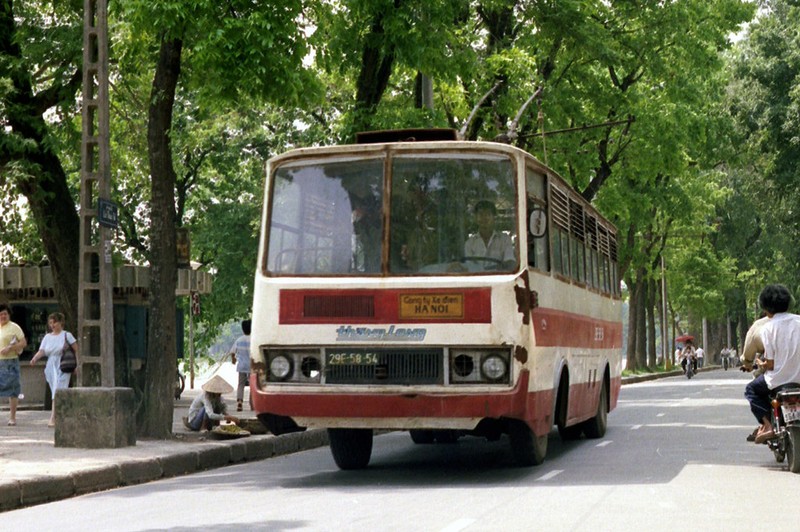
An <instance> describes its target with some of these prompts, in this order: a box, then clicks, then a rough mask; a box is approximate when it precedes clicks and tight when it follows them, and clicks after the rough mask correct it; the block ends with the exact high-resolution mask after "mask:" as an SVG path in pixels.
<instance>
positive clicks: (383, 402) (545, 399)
mask: <svg viewBox="0 0 800 532" xmlns="http://www.w3.org/2000/svg"><path fill="white" fill-rule="evenodd" d="M528 377H529V373H528V371H523V372H522V373H521V375H520V378H519V381H518V382H517V385H516V386H515V387H514V389H513V390H510V391H504V392H495V393H482V394H475V393H473V394H470V393H467V392H466V391H465V392H464V393H448V394H442V393H429V392H419V393H412V392H409V393H404V394H391V395H387V394H376V393H335V394H331V393H296V392H292V393H282V392H269V393H265V392H263V391H262V390H260V389H259V388H258V387H257V386H256V382H257V379H256V377H255V375H252V376H251V381H250V386H251V389H252V390H253V407H254V409H255V410H256V412H259V413H270V414H275V415H279V416H288V417H307V418H344V419H347V418H385V417H392V418H409V419H412V418H413V419H417V420H419V419H425V418H443V419H449V418H480V419H483V418H495V419H498V418H513V419H521V420H525V421H526V422H527V423H528V425H529V426H530V427H531V429H532V430H533V432H534V433H535V434H537V435H539V436H543V435H545V434H547V433H549V432H550V429H551V428H552V427H553V424H554V423H555V421H554V420H553V419H552V414H553V405H554V401H555V390H552V389H551V390H539V391H534V392H528V391H527V388H528ZM601 383H602V380H601V381H599V382H596V383H594V384H592V385H589V383H580V384H574V385H572V386H570V392H569V394H570V400H569V413H568V416H569V418H570V420H571V421H575V422H577V421H583V420H585V419H588V418H590V417H592V416H593V415H594V414H595V413H596V412H597V405H598V400H599V398H600V396H599V393H600V385H601ZM620 384H621V379H620V378H614V379H612V382H611V393H610V402H609V410H613V409H614V408H615V407H616V405H617V399H618V397H619V389H620Z"/></svg>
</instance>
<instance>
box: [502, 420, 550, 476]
mask: <svg viewBox="0 0 800 532" xmlns="http://www.w3.org/2000/svg"><path fill="white" fill-rule="evenodd" d="M508 439H509V442H510V444H511V454H512V456H513V457H514V461H515V462H516V463H517V465H520V466H522V467H531V466H537V465H539V464H541V463H542V462H544V457H545V455H546V454H547V434H545V435H544V436H536V435H535V434H534V433H533V431H532V430H531V429H530V427H528V424H527V423H525V422H524V421H520V420H518V419H510V420H509V421H508Z"/></svg>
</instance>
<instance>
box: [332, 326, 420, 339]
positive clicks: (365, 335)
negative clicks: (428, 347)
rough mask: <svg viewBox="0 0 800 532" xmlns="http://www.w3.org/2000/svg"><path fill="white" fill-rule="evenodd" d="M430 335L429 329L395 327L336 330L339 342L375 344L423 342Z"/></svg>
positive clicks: (344, 328) (344, 327)
mask: <svg viewBox="0 0 800 532" xmlns="http://www.w3.org/2000/svg"><path fill="white" fill-rule="evenodd" d="M427 333H428V330H427V329H403V328H399V329H396V328H395V326H394V325H392V326H390V327H389V328H388V329H382V328H378V329H371V328H369V327H352V326H350V325H342V326H340V327H339V328H338V329H336V341H337V342H344V341H348V342H373V341H389V340H394V341H400V342H421V341H422V340H424V339H425V335H426V334H427Z"/></svg>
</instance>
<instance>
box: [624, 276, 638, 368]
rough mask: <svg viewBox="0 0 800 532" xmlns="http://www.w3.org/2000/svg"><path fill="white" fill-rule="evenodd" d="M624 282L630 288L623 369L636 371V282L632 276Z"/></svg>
mask: <svg viewBox="0 0 800 532" xmlns="http://www.w3.org/2000/svg"><path fill="white" fill-rule="evenodd" d="M625 282H626V284H627V285H628V287H629V288H630V297H629V298H628V345H627V346H626V357H625V359H626V364H625V369H627V370H628V371H636V370H637V369H639V366H638V365H637V363H636V313H637V309H636V303H637V297H636V294H637V290H638V284H637V283H636V281H634V280H633V278H632V277H630V278H628V279H625Z"/></svg>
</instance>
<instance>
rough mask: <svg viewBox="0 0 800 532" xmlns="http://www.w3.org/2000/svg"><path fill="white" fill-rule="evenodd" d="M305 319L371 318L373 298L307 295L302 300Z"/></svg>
mask: <svg viewBox="0 0 800 532" xmlns="http://www.w3.org/2000/svg"><path fill="white" fill-rule="evenodd" d="M303 316H305V317H306V318H372V317H374V316H375V298H374V297H373V296H372V295H341V296H339V295H313V296H311V295H309V296H305V297H304V298H303Z"/></svg>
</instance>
